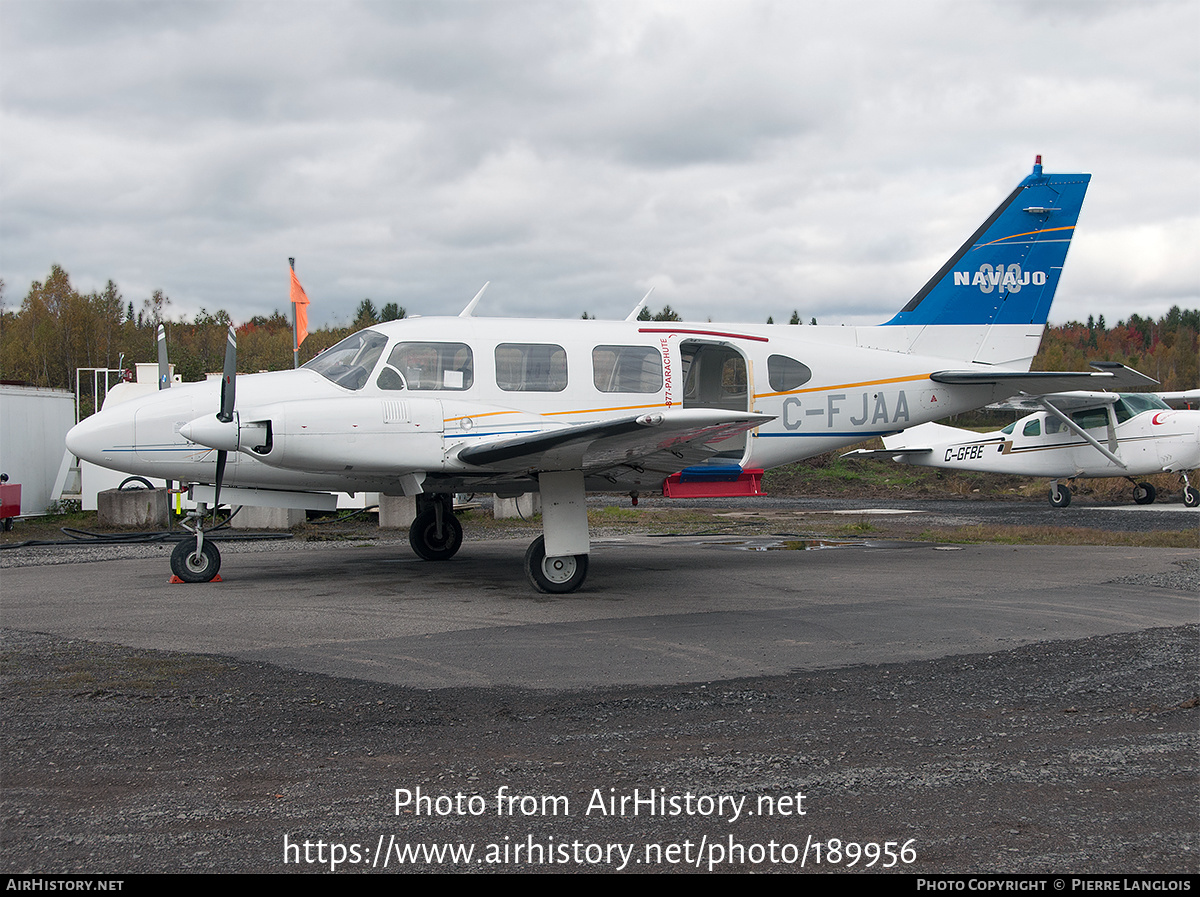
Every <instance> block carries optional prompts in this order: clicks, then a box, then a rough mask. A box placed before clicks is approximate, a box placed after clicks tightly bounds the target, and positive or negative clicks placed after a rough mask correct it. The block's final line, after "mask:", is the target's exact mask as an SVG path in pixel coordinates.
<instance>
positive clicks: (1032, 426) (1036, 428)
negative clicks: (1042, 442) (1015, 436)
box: [1021, 418, 1042, 436]
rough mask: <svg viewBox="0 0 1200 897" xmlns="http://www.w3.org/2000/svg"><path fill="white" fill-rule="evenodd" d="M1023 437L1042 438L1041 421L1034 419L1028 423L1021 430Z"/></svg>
mask: <svg viewBox="0 0 1200 897" xmlns="http://www.w3.org/2000/svg"><path fill="white" fill-rule="evenodd" d="M1021 435H1022V436H1041V435H1042V422H1041V421H1040V420H1038V419H1037V418H1034V419H1033V420H1031V421H1026V422H1025V426H1024V427H1022V428H1021Z"/></svg>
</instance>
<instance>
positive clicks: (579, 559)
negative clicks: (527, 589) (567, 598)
mask: <svg viewBox="0 0 1200 897" xmlns="http://www.w3.org/2000/svg"><path fill="white" fill-rule="evenodd" d="M587 571H588V556H587V555H586V554H569V555H564V556H563V557H553V558H548V557H546V537H545V536H538V537H537V538H536V539H534V540H533V542H531V543H530V545H529V548H528V550H526V552H525V575H526V576H528V577H529V581H530V582H531V583H533V587H534V588H535V589H537V590H538V591H539V592H548V593H550V594H552V595H564V594H566V593H567V592H574V591H575V590H576V589H577V588H579V587H580V586H581V585H583V581H584V579H586V578H587Z"/></svg>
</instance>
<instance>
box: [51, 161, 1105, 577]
mask: <svg viewBox="0 0 1200 897" xmlns="http://www.w3.org/2000/svg"><path fill="white" fill-rule="evenodd" d="M1090 177H1091V176H1090V175H1087V174H1069V175H1061V174H1044V173H1043V172H1042V166H1041V157H1040V156H1039V157H1038V160H1037V163H1036V164H1035V165H1034V168H1033V173H1032V174H1030V175H1029V176H1028V177H1026V178H1025V179H1024V180H1023V181H1022V182H1021V183H1020V184H1019V185H1018V186H1017V187H1016V189H1015V190H1013V192H1012V193H1011V194H1010V195H1009V196H1008V197H1007V198H1006V199H1005V200H1004V201H1003V202H1002V203H1001V204H1000V207H999V208H997V209H996V211H995V212H994V213H992V215H991V216H990V217H989V218H988V219H987V220H986V221H985V222H984V224H983V225H982V226H980V228H979V229H978V230H977V231H976V232H975V233H974V234H973V235H972V236H971V237H970V238H969V239H968V240H967V241H966V242H965V243H964V244H963V245H962V246H961V247H960V248H959V249H958V251H957V252H955V253H954V255H953V256H951V258H950V259H949V260H948V261H947V262H946V264H945V265H944V266H943V267H942V269H941V270H940V271H938V272H937V273H936V274H935V275H934V276H933V277H932V278H931V279H930V281H929V282H928V283H927V284H926V285H925V286H924V287H923V288H922V289H921V290H920V291H919V292H918V293H917V294H916V295H915V296H914V297H913V298H912V299H911V300H910V301H909V302H908V303H907V304H906V305H905V306H904V307H903V308H902V309H901V310H900V312H899V313H898V314H896V315H895V316H894V317H893V318H892V319H891V320H890V321H888V322H887V323H886V324H884V325H881V326H877V327H815V326H799V327H797V326H788V325H781V326H776V325H758V326H755V325H745V324H685V323H657V322H639V321H636V320H632V317H633V315H631V316H630V318H629V319H626V320H625V321H623V322H603V321H593V320H586V321H585V320H573V321H572V320H513V319H497V318H493V319H483V318H476V317H473V316H472V314H471V313H472V311H473V309H474V305H475V303H476V302H477V301H478V298H479V297H478V296H477V297H476V298H475V299H474V300H472V302H471V303H470V304H469V305H468V306H467V308H466V309H464V311H463V313H462V314H460V315H459V316H458V317H451V318H409V319H406V320H400V321H393V322H389V323H385V324H379V325H376V326H374V327H370V328H368V329H366V330H363V331H361V332H359V333H356V334H354V335H353V336H350V337H348V338H346V339H345V340H343V341H342V342H340V343H338V344H337V345H335V346H333V347H332V348H330V349H328V350H327V351H325V352H324V353H322V354H321V355H319V356H317V357H316V358H314V359H313V360H312V361H310V362H309V363H308V364H306V365H304V366H303V367H301V368H299V369H297V370H290V371H279V372H273V373H263V374H251V375H243V376H235V372H236V367H237V362H236V344H235V341H234V337H233V332H232V329H231V331H230V337H229V346H228V349H227V353H226V359H225V375H224V377H223V379H222V380H221V382H220V384H219V385H218V384H217V383H195V384H187V385H185V386H183V387H175V388H172V389H167V390H163V391H162V392H159V393H157V394H155V395H152V396H147V397H144V398H141V399H135V400H131V401H128V402H124V403H121V404H118V405H115V406H114V407H113V408H111V409H108V408H105V409H104V410H102V411H101V412H100V413H98V414H96V415H93V416H92V417H90V418H88V419H86V420H84V421H82V422H81V423H80V424H79V425H78V426H76V427H75V428H74V429H73V430H72V431H71V432H70V434H69V435H68V437H67V445H68V446H69V448H70V449H71V451H72V452H74V453H75V454H76V455H78V456H79V457H81V458H84V459H86V460H89V461H92V462H94V463H96V464H99V465H101V466H104V467H110V468H114V469H117V470H122V471H127V472H129V473H133V474H139V475H142V476H153V477H159V478H162V479H168V480H178V481H180V482H182V483H188V484H194V485H193V487H192V496H193V498H195V499H197V500H198V501H199V502H200V505H199V507H198V510H197V512H196V514H195V517H194V519H193V520H192V521H191V523H190V524H189V525H188V529H189V530H190V531H192V532H194V533H195V538H194V539H191V538H189V539H187V540H186V541H184V542H181V543H180V545H179V546H178V547H177V548H176V550H175V552H174V554H173V555H172V560H171V564H172V569H173V570H174V572H175V573H176V575H178V576H179V577H180V578H182V579H184V580H188V581H207V580H210V579H212V578H213V576H215V575H216V572H217V569H218V567H219V565H220V555H219V554H218V552H217V549H216V546H215V545H213V543H212V540H211V539H206V538H205V530H204V527H203V522H204V516H205V512H206V506H209V505H211V506H213V507H214V508H215V506H216V505H217V504H218V503H219V502H220V500H221V497H222V495H224V497H225V498H226V499H228V500H229V501H230V503H231V504H247V505H252V506H253V505H266V506H276V507H279V506H290V507H320V506H322V504H323V499H324V498H325V497H326V496H325V495H324V493H332V492H356V491H360V490H362V491H378V492H382V493H385V494H404V495H411V496H416V501H417V511H418V514H417V518H416V520H415V521H414V523H413V525H412V527H411V529H410V532H409V541H410V542H411V544H412V547H413V549H414V550H415V551H416V553H417V554H418V555H420V556H421V557H422V558H425V559H428V560H443V559H446V558H449V557H451V556H453V555H454V554H455V553H456V552H457V551H458V549H459V546H460V544H461V542H462V528H461V526H460V524H459V523H458V522H457V521H456V520H455V518H454V514H453V504H452V502H453V494H454V493H455V492H494V493H497V494H499V495H506V496H515V495H519V494H522V493H526V492H540V493H541V496H542V507H543V535H542V536H541V537H539V538H538V539H536V540H535V541H534V542H533V543H532V544H531V545H530V547H529V550H528V551H527V552H526V555H525V569H526V572H527V574H528V576H529V578H530V580H531V582H532V583H533V585H534V586H535V587H536V588H538V589H540V590H543V591H547V592H571V591H574V590H575V589H577V588H579V586H580V585H581V584H582V583H583V581H584V578H585V576H586V574H587V567H588V551H589V536H588V524H587V507H586V502H585V493H586V492H587V491H589V490H592V491H603V492H616V491H621V492H629V493H631V494H633V495H634V496H635V497H636V495H637V493H639V492H650V491H658V490H660V489H662V488H663V482H664V479H665V478H667V477H668V476H670V475H672V474H674V473H676V472H679V471H682V472H683V476H684V478H685V479H687V478H697V479H700V480H701V481H703V480H705V479H706V478H716V479H720V478H733V479H737V478H739V477H744V476H748V474H746V473H745V472H746V471H751V470H752V471H754V473H755V474H757V473H760V472H761V469H763V468H768V467H775V466H778V465H781V464H787V463H789V462H792V461H797V460H800V459H803V458H808V457H811V456H813V455H817V454H820V453H821V452H826V451H829V450H831V449H834V448H838V447H841V446H845V445H850V444H852V443H855V442H859V441H861V440H863V439H866V438H869V437H871V436H878V435H883V434H889V433H894V432H897V431H899V430H902V429H904V428H905V427H910V426H913V425H914V424H918V423H922V422H924V421H931V420H935V419H938V418H942V417H945V416H947V415H949V414H953V413H955V412H959V411H966V410H969V409H972V408H978V407H980V406H982V405H986V404H988V403H990V402H994V401H997V400H998V399H1001V398H1004V397H1006V396H1009V395H1012V394H1013V393H1014V392H1018V391H1022V390H1024V391H1031V392H1038V393H1045V392H1049V391H1052V390H1063V389H1072V388H1078V387H1080V386H1092V387H1093V388H1103V386H1111V385H1116V384H1115V380H1116V378H1115V377H1114V375H1113V374H1112V373H1111V372H1105V373H1094V372H1093V373H1076V374H1056V373H1037V374H1031V373H1028V371H1029V367H1030V364H1031V362H1032V359H1033V357H1034V355H1035V354H1036V352H1037V349H1038V343H1039V342H1040V340H1041V335H1042V332H1043V330H1044V327H1045V323H1046V316H1047V314H1048V313H1049V310H1050V303H1051V301H1052V299H1053V297H1054V291H1055V288H1056V287H1057V286H1058V282H1059V276H1060V274H1061V271H1062V265H1063V260H1064V259H1065V257H1066V253H1067V248H1068V246H1069V245H1070V241H1071V236H1072V234H1073V233H1074V229H1075V223H1076V220H1077V218H1078V215H1079V209H1080V206H1081V205H1082V202H1083V197H1084V193H1085V192H1086V190H1087V186H1088V181H1089V179H1090ZM235 386H236V401H235ZM222 488H224V489H225V492H224V493H222Z"/></svg>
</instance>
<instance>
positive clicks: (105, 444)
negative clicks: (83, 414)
mask: <svg viewBox="0 0 1200 897" xmlns="http://www.w3.org/2000/svg"><path fill="white" fill-rule="evenodd" d="M115 424H116V422H115V421H113V420H112V417H111V413H105V412H99V413H97V414H93V415H92V416H91V417H87V418H84V419H83V420H81V421H80V422H79V423H77V424H76V425H75V426H73V427H72V428H71V429H70V430H68V431H67V440H66V442H67V448H68V449H69V450H70V452H71V454H73V455H75V456H76V457H79V458H82V459H83V460H84V461H90V462H91V463H93V464H99V465H103V464H104V459H105V456H106V454H109V453H111V451H112V450H113V449H114V448H115V447H116V446H115V444H114V442H113V439H112V436H113V435H114V430H115V429H117V427H116V426H115Z"/></svg>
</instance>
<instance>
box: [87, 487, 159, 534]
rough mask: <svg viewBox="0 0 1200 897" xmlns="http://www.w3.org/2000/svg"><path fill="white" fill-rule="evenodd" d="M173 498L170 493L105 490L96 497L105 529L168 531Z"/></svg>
mask: <svg viewBox="0 0 1200 897" xmlns="http://www.w3.org/2000/svg"><path fill="white" fill-rule="evenodd" d="M169 507H170V498H169V496H168V493H167V490H166V489H105V490H104V491H103V492H101V493H99V494H98V495H97V496H96V512H97V514H96V516H97V519H98V520H99V522H100V524H101V525H102V526H137V527H141V528H142V529H166V528H167V510H168V508H169Z"/></svg>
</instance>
